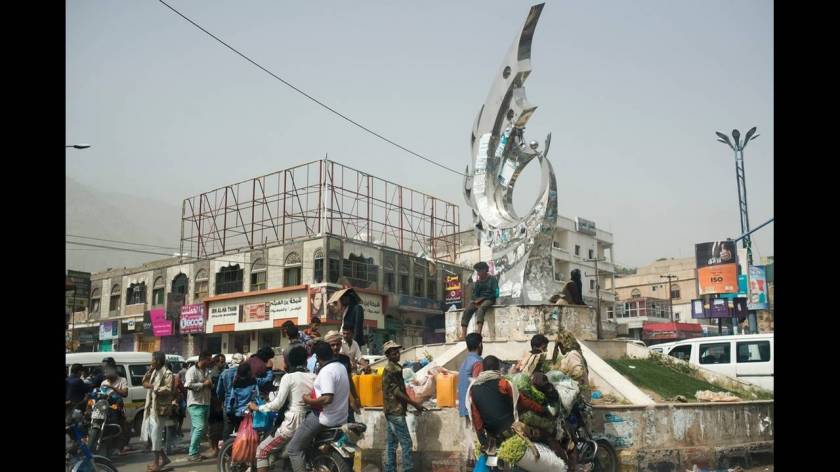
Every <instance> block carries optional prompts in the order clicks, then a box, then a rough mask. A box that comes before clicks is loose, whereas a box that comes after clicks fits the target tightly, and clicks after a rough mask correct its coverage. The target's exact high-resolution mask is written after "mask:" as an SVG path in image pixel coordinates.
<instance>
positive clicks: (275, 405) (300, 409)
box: [248, 345, 315, 472]
mask: <svg viewBox="0 0 840 472" xmlns="http://www.w3.org/2000/svg"><path fill="white" fill-rule="evenodd" d="M286 357H287V358H288V360H289V361H288V362H289V367H288V373H287V374H286V375H284V376H283V378H282V379H280V386H279V388H278V390H277V396H275V397H274V399H273V400H272V401H271V402H269V403H266V404H264V405H262V406H257V404H256V403H254V402H251V403H249V404H248V408H249V409H251V410H252V411H256V410H259V411H261V412H263V413H267V412H269V411H280V409H282V408H283V406H284V405H285V403H286V400H288V401H289V408H288V410H287V411H286V414H285V416H284V417H283V422H282V423H281V424H280V427H278V428H277V430H276V431H275V432H274V435H269V436H268V437H266V438H265V440H263V442H261V443H260V445H259V446H257V472H267V471H268V455H269V454H270V453H271V451H272V450H274V449H276V448H278V447H280V445H281V444H283V443H284V442H287V441H288V440H289V439H290V438H291V437H292V436H294V434H295V430H297V429H298V428H299V427H300V425H301V424H302V423H303V420H304V419H305V418H306V414H307V413H308V412H309V410H310V408H309V406H308V405H307V404H305V403H304V402H303V399H302V398H303V397H304V396H306V395H309V393H310V392H311V391H312V387H313V385H314V383H315V374H313V373H311V372H307V370H306V348H305V347H303V346H300V345H299V346H295V347H293V348H291V349H290V350H289V351H288V353H287V354H286Z"/></svg>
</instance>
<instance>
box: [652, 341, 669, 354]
mask: <svg viewBox="0 0 840 472" xmlns="http://www.w3.org/2000/svg"><path fill="white" fill-rule="evenodd" d="M673 346H674V343H673V342H670V343H661V344H654V345H652V346H648V350H649V351H652V352H658V353H660V354H665V353H667V352H668V351H669V350H671V348H672V347H673Z"/></svg>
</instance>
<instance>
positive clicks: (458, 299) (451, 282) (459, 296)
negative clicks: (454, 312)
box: [446, 275, 464, 308]
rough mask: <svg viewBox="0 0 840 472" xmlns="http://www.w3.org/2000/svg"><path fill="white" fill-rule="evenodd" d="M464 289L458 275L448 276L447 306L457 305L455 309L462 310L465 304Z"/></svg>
mask: <svg viewBox="0 0 840 472" xmlns="http://www.w3.org/2000/svg"><path fill="white" fill-rule="evenodd" d="M463 295H464V292H463V289H462V287H461V278H460V277H458V276H457V275H447V276H446V306H447V307H448V306H452V305H455V308H461V306H462V304H463Z"/></svg>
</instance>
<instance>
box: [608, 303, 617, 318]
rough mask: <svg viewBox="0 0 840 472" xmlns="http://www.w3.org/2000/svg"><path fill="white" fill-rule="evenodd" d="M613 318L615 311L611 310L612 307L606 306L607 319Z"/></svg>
mask: <svg viewBox="0 0 840 472" xmlns="http://www.w3.org/2000/svg"><path fill="white" fill-rule="evenodd" d="M614 317H615V311H614V310H613V307H611V306H608V307H607V318H609V319H613V318H614Z"/></svg>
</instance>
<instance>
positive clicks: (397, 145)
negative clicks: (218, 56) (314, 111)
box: [158, 0, 465, 176]
mask: <svg viewBox="0 0 840 472" xmlns="http://www.w3.org/2000/svg"><path fill="white" fill-rule="evenodd" d="M158 1H159V2H160V3H162V4H164V5H165V6H166V7H167V8H169V9H170V10H172V11H174V12H175V13H177V14H178V16H180V17H181V18H183V19H185V20H187V21H188V22H190V24H192V25H193V26H195V27H196V28H198V29H200V30H201V31H203V32H205V33H207V35H209V36H210V37H211V38H213V39H215V40H216V41H218V42H219V43H221V44H222V45H224V46H225V47H227V48H228V49H230V50H231V51H233V52H235V53H236V54H238V55H239V56H241V57H242V58H243V59H245V60H246V61H248V62H250V63H251V64H253V65H255V66H257V67H258V68H259V69H261V70H262V71H263V72H265V73H267V74H269V75H270V76H272V77H274V78H275V79H277V80H279V81H280V82H282V83H283V84H285V85H286V86H287V87H289V88H291V89H292V90H294V91H295V92H297V93H299V94H301V95H303V96H304V97H306V98H308V99H309V100H312V101H313V102H315V103H317V104H318V105H320V106H321V107H323V108H324V109H326V110H328V111H330V112H332V113H334V114H335V115H337V116H339V117H341V118H343V119H344V120H346V121H347V122H349V123H351V124H353V125H355V126H357V127H359V128H360V129H362V130H364V131H366V132H368V133H370V134H372V135H374V136H376V137H377V138H379V139H381V140H383V141H385V142H387V143H389V144H391V145H393V146H396V147H398V148H400V149H402V150H403V151H405V152H407V153H409V154H411V155H413V156H416V157H419V158H420V159H423V160H424V161H426V162H428V163H430V164H434V165H436V166H438V167H440V168H443V169H446V170H448V171H449V172H452V173H454V174H458V175H461V176H465V174H464V173H463V172H459V171H457V170H455V169H452V168H451V167H447V166H445V165H443V164H441V163H439V162H436V161H434V160H432V159H429V158H428V157H426V156H423V155H422V154H419V153H416V152H414V151H412V150H411V149H408V148H407V147H405V146H403V145H401V144H398V143H396V142H394V141H392V140H390V139H388V138H386V137H385V136H383V135H381V134H379V133H377V132H376V131H373V130H372V129H370V128H368V127H366V126H364V125H362V124H361V123H359V122H357V121H355V120H353V119H352V118H350V117H349V116H347V115H344V114H343V113H341V112H339V111H338V110H336V109H334V108H332V107H330V106H329V105H327V104H325V103H324V102H322V101H320V100H318V99H317V98H315V97H313V96H312V95H309V94H308V93H306V92H304V91H303V90H301V89H299V88H297V87H295V86H294V85H292V84H291V83H289V82H287V81H286V80H284V79H283V78H282V77H280V76H278V75H277V74H275V73H274V72H271V71H270V70H268V69H266V68H265V67H263V66H261V65H260V64H258V63H257V62H256V61H254V60H253V59H251V58H250V57H248V56H246V55H245V54H243V53H241V52H239V51H238V50H237V49H236V48H234V47H233V46H231V45H230V44H228V43H226V42H224V41H223V40H222V39H221V38H219V37H218V36H216V35H215V34H213V33H211V32H210V31H207V30H206V29H204V28H203V27H202V26H201V25H199V24H198V23H196V22H195V21H193V20H191V19H190V18H188V17H187V16H186V15H184V14H183V13H181V12H180V11H178V10H176V9H175V8H173V7H172V6H171V5H169V4H168V3H166V2H164V1H163V0H158Z"/></svg>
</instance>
